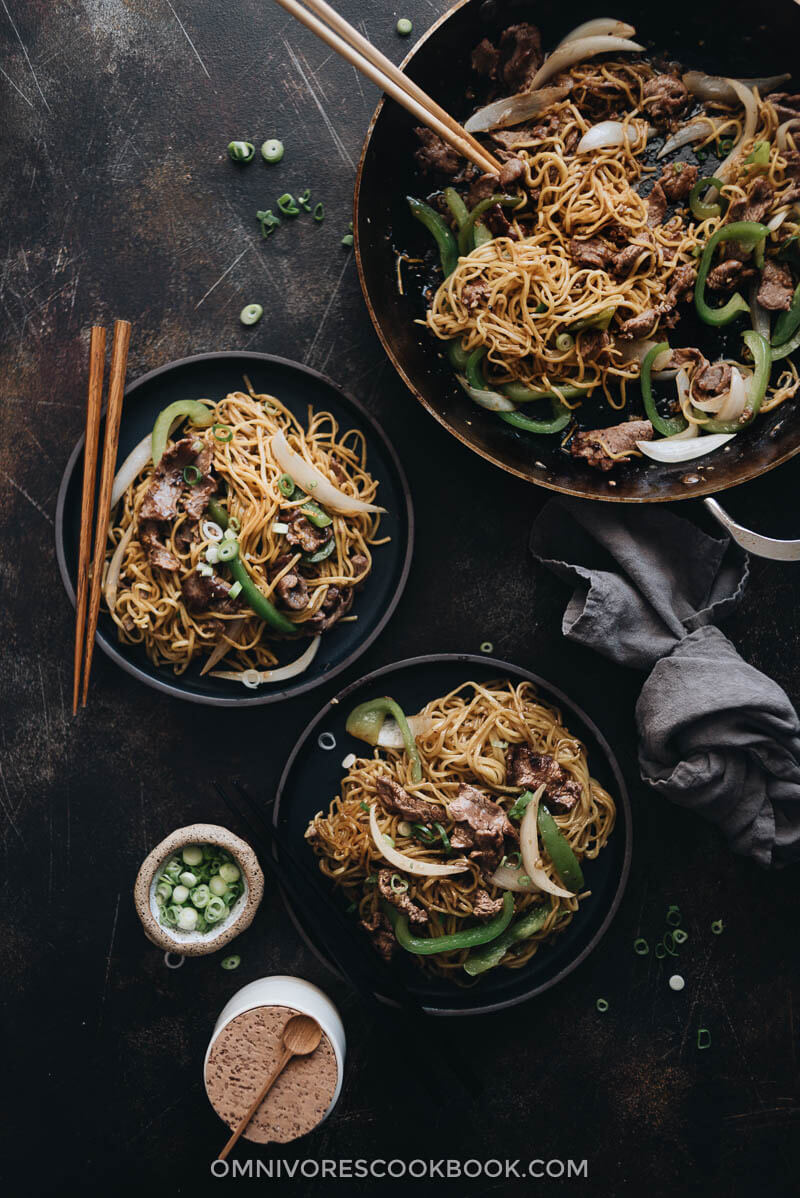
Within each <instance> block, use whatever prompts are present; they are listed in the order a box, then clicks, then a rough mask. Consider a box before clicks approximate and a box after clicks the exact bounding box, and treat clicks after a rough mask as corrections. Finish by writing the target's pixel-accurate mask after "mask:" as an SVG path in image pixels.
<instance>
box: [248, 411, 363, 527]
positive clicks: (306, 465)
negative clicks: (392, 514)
mask: <svg viewBox="0 0 800 1198" xmlns="http://www.w3.org/2000/svg"><path fill="white" fill-rule="evenodd" d="M270 447H271V449H272V456H273V458H274V459H275V461H276V462H277V464H278V465H279V466H280V468H281V470H283V472H284V473H285V474H288V475H289V476H290V477H291V478H292V479H293V481H294V482H295V483H296V484H297V486H298V487H300V489H301V490H303V491H305V492H306V493H307V494H308V495H310V496H311V498H312V499H316V500H317V501H318V502H319V503H321V504H322V506H323V507H327V508H330V510H331V511H332V512H341V514H342V515H344V516H353V515H355V514H356V513H357V512H385V511H386V508H385V507H379V506H378V505H377V504H376V503H366V502H365V501H364V500H363V499H356V498H354V497H353V496H352V495H345V493H344V491H340V490H339V488H338V487H335V486H334V485H333V483H332V482H331V481H330V479H327V478H326V477H325V475H324V474H322V473H320V471H319V470H317V468H316V466H312V465H311V463H310V462H307V461H306V460H305V458H301V457H300V454H299V453H295V451H294V450H293V449H292V447H291V445H290V444H289V442H288V441H287V440H286V437H285V436H284V434H283V431H282V430H281V431H279V432H277V433H275V434H274V435H273V437H272V440H271V441H270Z"/></svg>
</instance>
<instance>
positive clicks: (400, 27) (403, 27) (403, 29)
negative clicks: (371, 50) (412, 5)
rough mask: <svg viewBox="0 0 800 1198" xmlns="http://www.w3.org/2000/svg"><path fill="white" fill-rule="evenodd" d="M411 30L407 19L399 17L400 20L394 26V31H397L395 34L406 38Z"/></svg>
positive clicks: (411, 26)
mask: <svg viewBox="0 0 800 1198" xmlns="http://www.w3.org/2000/svg"><path fill="white" fill-rule="evenodd" d="M413 28H414V26H413V25H412V24H411V22H410V21H409V19H408V17H401V18H400V20H399V21H398V22H397V24H396V25H395V29H396V30H397V32H398V33H399V34H400V36H401V37H408V35H409V33H410V32H411V30H412V29H413Z"/></svg>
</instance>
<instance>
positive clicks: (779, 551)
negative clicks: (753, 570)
mask: <svg viewBox="0 0 800 1198" xmlns="http://www.w3.org/2000/svg"><path fill="white" fill-rule="evenodd" d="M703 502H704V503H705V505H706V507H707V508H708V510H709V511H710V512H711V515H712V516H713V517H714V519H715V520H717V521H718V522H719V523H720V524H721V525H722V527H723V528H724V529H726V530H727V531H728V532H729V533H730V535H731V536H732V537H733V539H734V541H735V542H736V544H737V545H741V547H742V549H745V550H746V551H747V552H748V553H752V554H755V556H756V557H769V558H772V560H773V561H776V562H796V561H800V541H779V540H777V539H776V538H775V537H763V536H762V535H761V534H760V533H757V532H752V531H751V530H750V529H749V528H744V527H743V526H742V525H741V524H737V523H736V521H735V520H733V519H732V518H731V517H730V516H729V515H728V513H727V512H726V511H725V509H724V508H723V507H722V506H721V505H720V504H719V503H717V501H716V499H711V498H708V499H704V500H703Z"/></svg>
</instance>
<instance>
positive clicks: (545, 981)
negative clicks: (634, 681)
mask: <svg viewBox="0 0 800 1198" xmlns="http://www.w3.org/2000/svg"><path fill="white" fill-rule="evenodd" d="M490 678H513V679H527V680H528V681H530V682H533V683H534V684H535V686H536V687H537V690H538V692H539V694H540V695H541V697H542V698H543V699H544V700H546V701H547V702H550V703H552V704H554V705H555V706H557V707H559V708H561V711H562V713H563V716H564V720H565V722H566V724H567V726H568V727H569V729H570V731H571V732H573V733H574V734H575V735H576V736H578V737H579V738H580V739H581V740H582V741H583V743H584V744H585V745H586V748H587V750H588V754H589V768H590V772H591V774H592V776H593V777H595V778H597V779H598V781H599V782H601V783H602V784H603V786H605V787H606V788H607V789H608V790H609V792H610V793H611V795H612V796H613V797H614V799H615V800H616V804H617V822H616V825H615V827H614V831H613V832H612V834H611V836H610V838H609V841H608V844H607V845H606V847H605V848H604V849H603V851H602V852H601V853H600V854H599V856H598V857H597V858H596V859H595V860H594V861H587V862H584V863H583V869H584V874H585V877H586V886H587V889H589V890H591V892H592V893H591V896H590V897H589V898H588V899H586V900H585V902H583V903H582V904H581V907H580V910H579V911H578V913H577V915H576V916H575V918H574V919H573V921H572V923H571V924H570V925H569V927H568V928H567V929H566V931H565V932H563V933H562V934H561V936H559V937H558V939H557V940H555V941H554V942H553V943H552V944H551V945H545V946H544V947H542V948H541V949H540V950H539V951H538V952H537V953H536V955H535V957H533V959H532V960H531V961H530V963H529V964H528V965H526V966H525V967H524V968H522V969H515V970H508V969H505V970H500V969H496V970H493V971H492V972H491V973H488V974H486V975H485V976H484V978H483V979H482V981H480V982H479V983H478V984H477V985H474V986H471V987H470V988H469V989H467V988H464V987H461V986H457V985H455V984H454V983H450V984H448V983H446V982H442V981H439V980H438V979H436V978H430V977H428V976H427V975H425V974H423V973H422V972H421V971H418V970H416V969H414V968H408V969H405V968H404V966H405V965H406V964H407V962H405V961H402V962H400V963H399V964H400V967H401V968H404V973H403V978H404V981H405V984H406V986H407V987H408V989H409V990H411V991H412V993H413V994H414V996H415V997H416V998H417V999H418V1001H419V1002H420V1003H421V1005H422V1006H423V1008H424V1009H425V1010H426V1011H427V1012H428V1014H431V1015H481V1014H486V1013H488V1012H490V1011H499V1010H501V1009H502V1008H503V1007H511V1006H514V1005H516V1004H517V1003H521V1002H524V1001H525V1000H526V999H528V998H532V997H533V995H535V994H541V993H542V991H543V990H549V988H550V987H551V986H555V984H556V983H557V982H560V981H561V979H562V978H565V977H566V976H567V974H568V973H571V972H572V970H573V969H575V968H576V966H578V965H579V964H580V963H581V961H583V960H584V958H585V957H587V956H588V955H589V953H590V952H591V951H592V949H594V948H595V947H596V946H597V945H598V944H599V942H600V940H601V939H602V937H603V935H604V934H605V932H606V929H607V928H608V926H609V924H610V923H611V920H612V919H613V917H614V914H615V912H616V910H617V907H618V906H619V904H620V901H621V899H622V894H623V891H624V890H625V883H626V882H627V880H628V870H629V868H630V860H631V844H632V836H631V808H630V802H629V800H628V792H627V790H626V787H625V781H624V779H623V777H622V773H621V771H620V768H619V766H618V764H617V761H616V758H615V757H614V754H613V753H612V751H611V749H610V748H609V746H608V744H607V742H606V740H605V738H604V736H603V734H602V733H601V732H600V731H599V730H598V729H597V728H596V727H595V725H594V724H593V723H592V721H591V720H590V719H589V717H588V716H587V715H586V714H585V712H583V711H581V709H580V708H579V707H576V705H575V704H574V703H573V702H572V701H571V700H570V699H568V698H567V696H566V695H564V694H563V693H562V692H561V691H560V690H558V688H557V687H555V686H552V685H551V684H550V683H549V682H546V681H545V680H544V679H543V678H539V677H538V676H537V675H536V674H531V673H530V672H529V671H528V670H523V669H521V668H520V667H519V666H514V665H511V664H510V663H509V662H506V661H497V660H495V659H494V658H491V657H476V656H474V655H472V654H469V653H443V654H437V655H435V656H430V657H412V658H409V659H408V660H406V661H398V662H395V663H394V664H393V665H389V666H384V667H383V668H382V669H380V670H375V672H374V673H372V674H367V676H366V677H365V678H361V679H359V680H358V681H357V682H354V683H352V684H351V685H350V686H348V687H347V688H346V690H343V691H342V692H341V693H340V694H339V695H337V696H336V698H335V699H332V700H331V701H330V703H328V704H327V705H326V706H325V707H323V709H322V711H320V712H319V714H318V715H317V716H315V718H314V719H313V720H312V721H311V723H310V724H309V725H308V727H307V728H306V730H305V731H304V732H303V734H302V736H301V737H300V739H299V740H298V742H297V744H296V745H295V747H294V749H293V750H292V754H291V756H290V758H289V760H288V762H287V763H286V768H285V769H284V771H283V776H282V777H281V781H280V785H279V787H278V793H277V796H276V799H275V805H274V808H273V813H274V821H275V823H276V824H277V825H278V826H279V827H280V828H281V829H282V830H283V831H284V832H285V833H286V834H287V835H288V836H289V837H290V839H291V841H292V843H293V844H296V845H297V846H298V850H299V851H300V852H302V853H303V854H307V855H308V858H309V860H310V861H311V862H312V863H313V861H314V858H313V856H312V853H311V849H310V848H309V847H308V846H307V845H306V843H305V841H304V839H303V834H304V832H305V830H306V827H307V825H308V821H309V820H310V819H311V818H312V816H314V815H315V814H316V812H317V811H319V810H320V808H322V809H326V808H327V806H328V804H329V803H330V801H331V799H332V798H333V797H334V795H336V794H337V793H338V792H339V788H340V783H341V778H342V775H343V773H344V770H343V769H342V760H343V758H344V757H346V756H347V754H348V753H351V752H358V751H359V748H360V747H361V748H363V745H361V742H360V741H356V740H354V739H353V738H352V737H351V736H348V735H347V733H346V732H345V728H344V725H345V721H346V719H347V715H348V713H349V712H350V711H351V710H352V709H353V707H355V706H356V704H357V703H362V702H364V701H365V700H366V699H370V698H374V697H377V696H378V695H386V694H390V695H391V696H392V697H393V698H394V699H396V700H397V701H398V702H399V704H400V706H401V707H402V708H403V709H404V710H405V711H407V712H409V713H411V712H415V711H419V710H420V708H421V707H423V706H424V705H425V704H426V703H428V702H429V701H430V700H431V699H433V698H435V697H436V696H437V695H445V694H447V693H448V692H449V691H451V690H453V689H454V687H456V686H458V685H459V684H460V683H462V682H466V681H468V680H474V681H477V682H486V681H488V680H489V679H490ZM323 732H327V733H332V735H333V736H334V737H335V739H336V747H335V748H334V749H332V750H326V749H323V748H321V747H320V745H319V737H320V735H321V734H322V733H323ZM326 739H327V738H326ZM285 898H286V896H285V895H284V899H285ZM287 907H288V909H289V914H290V915H291V917H292V919H293V921H294V923H295V925H296V926H297V928H298V930H299V931H300V934H301V935H302V936H303V938H304V939H305V941H306V943H307V944H308V945H309V947H310V948H311V949H312V950H313V951H314V953H315V954H316V955H317V956H318V957H319V958H320V960H321V961H323V962H324V963H325V964H326V965H327V966H328V968H330V969H333V966H332V965H331V963H330V962H329V961H328V959H327V958H326V956H325V950H324V946H323V945H320V944H319V943H317V942H316V941H315V939H314V934H313V930H311V929H309V928H307V927H306V926H305V925H304V924H302V923H301V922H300V920H299V918H298V916H297V915H296V914H295V912H294V911H293V910H292V907H291V905H290V904H289V903H288V902H287ZM361 934H362V933H361V932H360V931H359V929H358V927H357V925H356V923H355V921H354V923H353V935H354V936H357V935H361ZM378 997H379V998H381V999H382V1000H383V1001H387V1000H386V999H385V998H384V996H383V995H380V994H379V995H378Z"/></svg>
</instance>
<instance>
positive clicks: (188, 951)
mask: <svg viewBox="0 0 800 1198" xmlns="http://www.w3.org/2000/svg"><path fill="white" fill-rule="evenodd" d="M263 892H264V875H263V874H262V872H261V867H260V865H259V864H258V860H257V858H256V855H255V853H254V852H253V850H252V849H251V848H250V845H249V844H247V842H246V841H244V840H241V839H240V838H239V837H238V836H234V834H233V833H232V832H229V831H228V830H227V828H222V827H220V826H219V825H217V824H191V825H189V826H188V827H186V828H178V829H176V831H174V832H172V833H170V835H169V836H167V837H166V838H165V839H164V840H162V841H161V843H160V844H157V845H156V847H155V848H154V849H153V851H152V852H151V853H150V854H149V855H148V856H147V858H146V859H145V861H144V862H143V864H142V867H141V869H140V870H139V873H138V876H137V878H136V885H135V887H134V900H135V903H136V909H137V911H138V914H139V918H140V920H141V921H142V927H143V928H144V932H145V935H146V936H147V938H148V939H149V940H152V942H153V944H157V945H158V946H159V948H163V949H166V950H167V951H171V952H180V953H181V954H182V955H183V956H187V957H191V956H195V957H196V956H204V955H205V954H206V953H214V952H216V951H217V950H218V949H220V948H223V947H224V946H225V945H226V944H229V943H230V941H231V940H233V938H234V937H235V936H238V935H239V933H240V932H243V931H244V930H245V928H248V927H249V926H250V924H251V923H252V921H253V917H254V916H255V913H256V911H257V910H258V905H259V903H260V902H261V896H262V894H263Z"/></svg>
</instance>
